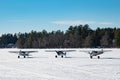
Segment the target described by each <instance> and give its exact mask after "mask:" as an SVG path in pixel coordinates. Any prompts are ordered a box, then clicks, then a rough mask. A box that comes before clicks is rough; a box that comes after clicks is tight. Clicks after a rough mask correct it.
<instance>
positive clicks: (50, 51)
mask: <svg viewBox="0 0 120 80" xmlns="http://www.w3.org/2000/svg"><path fill="white" fill-rule="evenodd" d="M56 51H62V52H73V51H75V50H45V52H56Z"/></svg>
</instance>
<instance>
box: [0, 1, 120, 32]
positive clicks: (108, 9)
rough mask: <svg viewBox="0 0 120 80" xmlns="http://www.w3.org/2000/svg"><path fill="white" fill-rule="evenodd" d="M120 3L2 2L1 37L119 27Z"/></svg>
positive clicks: (0, 5) (0, 13)
mask: <svg viewBox="0 0 120 80" xmlns="http://www.w3.org/2000/svg"><path fill="white" fill-rule="evenodd" d="M119 8H120V0H0V34H4V33H19V32H22V33H23V32H30V31H31V30H35V31H42V30H43V29H45V30H47V31H52V30H55V31H56V30H63V31H65V30H67V29H68V27H69V26H70V25H79V24H82V25H84V24H89V25H90V28H92V29H96V28H97V27H100V28H105V27H120V9H119Z"/></svg>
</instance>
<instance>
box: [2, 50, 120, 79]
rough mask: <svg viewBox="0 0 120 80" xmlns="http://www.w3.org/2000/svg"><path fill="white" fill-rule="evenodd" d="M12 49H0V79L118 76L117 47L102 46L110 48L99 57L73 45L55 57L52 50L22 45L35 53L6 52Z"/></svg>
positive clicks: (118, 57)
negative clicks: (24, 55) (62, 56)
mask: <svg viewBox="0 0 120 80" xmlns="http://www.w3.org/2000/svg"><path fill="white" fill-rule="evenodd" d="M16 50H19V49H0V80H120V49H106V50H112V51H111V52H105V53H104V54H102V55H100V57H101V59H97V58H96V57H94V59H90V58H89V55H88V54H86V53H84V52H80V51H79V50H90V49H73V50H76V51H75V52H68V53H67V57H66V58H55V55H56V54H55V52H45V50H46V49H25V50H37V51H38V53H32V54H31V56H30V57H29V58H22V57H21V58H20V59H18V58H17V54H14V53H9V52H8V51H16ZM47 50H49V49H47ZM52 50H54V49H52Z"/></svg>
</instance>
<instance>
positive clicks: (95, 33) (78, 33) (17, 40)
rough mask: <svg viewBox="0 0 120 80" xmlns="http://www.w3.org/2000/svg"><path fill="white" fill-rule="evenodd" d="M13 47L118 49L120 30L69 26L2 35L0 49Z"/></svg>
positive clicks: (119, 45) (86, 25)
mask: <svg viewBox="0 0 120 80" xmlns="http://www.w3.org/2000/svg"><path fill="white" fill-rule="evenodd" d="M10 45H12V47H13V45H14V47H17V48H96V47H103V48H120V28H116V27H115V28H99V27H98V28H97V29H96V30H92V29H91V28H90V27H89V25H88V24H85V25H78V26H70V27H69V28H68V29H67V30H66V31H65V32H64V31H61V30H57V31H51V32H47V31H46V30H43V31H41V32H37V31H33V30H32V31H31V32H29V33H20V32H19V33H15V34H10V33H9V34H2V35H1V37H0V48H8V47H10Z"/></svg>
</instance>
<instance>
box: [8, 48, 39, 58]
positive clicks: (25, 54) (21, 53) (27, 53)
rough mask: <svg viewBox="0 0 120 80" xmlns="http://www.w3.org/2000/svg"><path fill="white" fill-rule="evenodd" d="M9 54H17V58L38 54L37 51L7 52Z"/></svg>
mask: <svg viewBox="0 0 120 80" xmlns="http://www.w3.org/2000/svg"><path fill="white" fill-rule="evenodd" d="M9 52H10V53H17V54H18V58H20V56H23V57H24V58H26V56H27V57H29V56H30V55H29V53H34V52H38V51H22V50H20V51H9Z"/></svg>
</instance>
